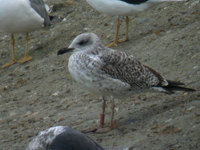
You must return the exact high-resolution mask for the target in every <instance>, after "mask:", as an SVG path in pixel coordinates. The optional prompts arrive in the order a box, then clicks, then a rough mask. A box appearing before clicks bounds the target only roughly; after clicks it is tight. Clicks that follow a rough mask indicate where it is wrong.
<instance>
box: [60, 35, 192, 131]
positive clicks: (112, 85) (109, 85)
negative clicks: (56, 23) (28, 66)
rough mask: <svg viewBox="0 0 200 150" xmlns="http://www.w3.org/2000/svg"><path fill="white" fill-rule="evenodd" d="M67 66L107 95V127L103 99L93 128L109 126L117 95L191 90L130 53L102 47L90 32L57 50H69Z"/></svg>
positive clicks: (97, 92) (82, 82) (79, 78)
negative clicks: (109, 98) (108, 101)
mask: <svg viewBox="0 0 200 150" xmlns="http://www.w3.org/2000/svg"><path fill="white" fill-rule="evenodd" d="M71 51H73V54H72V55H71V56H70V58H69V62H68V69H69V72H70V74H71V75H72V77H73V78H74V79H75V80H76V81H77V82H79V83H81V84H82V85H84V86H85V87H87V88H88V89H89V90H90V91H93V92H94V93H96V94H99V95H101V96H102V97H107V96H109V97H111V101H112V107H111V108H112V114H111V120H110V127H109V128H102V127H103V124H104V111H105V100H104V99H103V107H102V108H103V109H102V114H101V120H100V128H99V129H98V130H97V132H106V131H109V130H110V129H112V127H113V117H114V97H116V98H120V97H125V96H128V95H130V94H134V93H138V92H145V91H160V92H165V93H169V94H171V93H173V92H174V91H176V90H181V91H188V92H190V91H194V89H190V88H185V87H181V86H182V85H184V84H183V83H181V82H176V81H170V80H166V79H165V78H164V77H163V76H162V75H160V74H159V73H158V72H156V71H155V70H153V69H152V68H150V67H148V66H145V65H143V64H141V63H140V62H139V61H138V60H137V59H136V58H135V57H134V56H133V55H127V54H126V53H125V52H122V51H118V50H114V49H110V48H106V47H104V46H103V45H102V43H101V41H100V40H99V38H98V37H97V35H96V34H94V33H84V34H80V35H79V36H77V37H76V38H75V39H74V40H73V41H72V43H71V44H70V46H69V47H68V48H63V49H61V50H59V51H58V55H60V54H63V53H66V52H71Z"/></svg>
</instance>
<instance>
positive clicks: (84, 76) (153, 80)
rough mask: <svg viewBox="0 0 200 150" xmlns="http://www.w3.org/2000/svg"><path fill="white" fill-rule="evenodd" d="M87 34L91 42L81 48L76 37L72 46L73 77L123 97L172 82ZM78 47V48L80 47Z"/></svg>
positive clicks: (69, 65)
mask: <svg viewBox="0 0 200 150" xmlns="http://www.w3.org/2000/svg"><path fill="white" fill-rule="evenodd" d="M83 35H85V36H86V35H87V37H90V38H88V40H90V44H89V45H88V46H87V47H84V46H83V47H81V46H80V47H79V45H78V42H77V40H81V39H83V38H84V36H82V37H80V38H79V39H75V40H74V41H73V42H72V44H71V45H70V47H75V52H74V53H73V54H72V55H71V56H70V58H69V63H68V68H69V71H70V73H71V75H72V77H73V78H75V80H76V81H78V82H80V83H82V84H83V85H85V86H86V87H88V88H89V89H90V90H92V91H93V92H95V93H99V94H100V95H103V96H107V95H110V96H111V95H113V96H115V95H116V96H119V95H121V96H123V95H127V92H130V91H131V92H134V91H136V92H138V91H142V90H148V89H151V88H152V87H156V86H167V85H168V82H167V81H166V80H165V79H164V78H163V77H162V76H161V75H160V74H159V73H157V72H156V71H154V70H153V69H151V68H149V67H147V66H144V65H142V64H141V63H140V62H139V61H138V60H137V59H136V58H135V57H134V56H133V55H130V56H129V55H127V54H126V53H125V52H122V51H117V50H113V49H110V48H105V47H104V46H103V45H102V44H101V42H100V41H99V39H98V38H97V37H96V35H94V34H91V33H90V34H83ZM77 46H78V48H77V49H76V47H77Z"/></svg>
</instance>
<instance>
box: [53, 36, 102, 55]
mask: <svg viewBox="0 0 200 150" xmlns="http://www.w3.org/2000/svg"><path fill="white" fill-rule="evenodd" d="M99 45H101V41H100V39H99V38H98V36H97V35H96V34H94V33H83V34H80V35H78V36H77V37H76V38H75V39H74V40H73V41H72V43H71V44H70V45H69V47H68V48H63V49H60V50H59V51H58V53H57V54H58V55H61V54H63V53H66V52H71V51H75V52H78V51H86V50H93V49H95V47H97V46H99Z"/></svg>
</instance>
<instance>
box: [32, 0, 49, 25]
mask: <svg viewBox="0 0 200 150" xmlns="http://www.w3.org/2000/svg"><path fill="white" fill-rule="evenodd" d="M29 1H30V4H31V7H32V8H33V9H34V10H35V11H36V12H37V13H38V14H39V15H40V16H41V17H42V18H43V19H44V25H45V26H49V25H50V18H49V15H48V13H47V11H46V8H45V4H44V2H43V0H29Z"/></svg>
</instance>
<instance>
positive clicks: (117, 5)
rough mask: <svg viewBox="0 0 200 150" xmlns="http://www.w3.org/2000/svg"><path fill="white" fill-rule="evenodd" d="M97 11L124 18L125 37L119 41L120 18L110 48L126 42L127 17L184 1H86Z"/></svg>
mask: <svg viewBox="0 0 200 150" xmlns="http://www.w3.org/2000/svg"><path fill="white" fill-rule="evenodd" d="M86 1H87V2H88V4H90V5H91V6H92V7H93V8H94V9H96V10H97V11H99V12H101V13H104V14H108V15H112V16H126V36H125V38H124V39H121V40H119V39H118V34H119V28H120V22H121V21H120V18H119V17H118V20H117V28H116V34H115V39H114V41H113V42H111V43H110V44H108V45H107V47H111V46H113V45H116V44H118V43H119V42H124V41H127V40H128V27H129V17H128V16H132V15H134V14H135V13H136V12H138V11H143V10H145V9H146V8H148V7H149V6H152V5H156V4H157V3H161V2H167V1H168V2H172V1H185V0H86Z"/></svg>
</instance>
